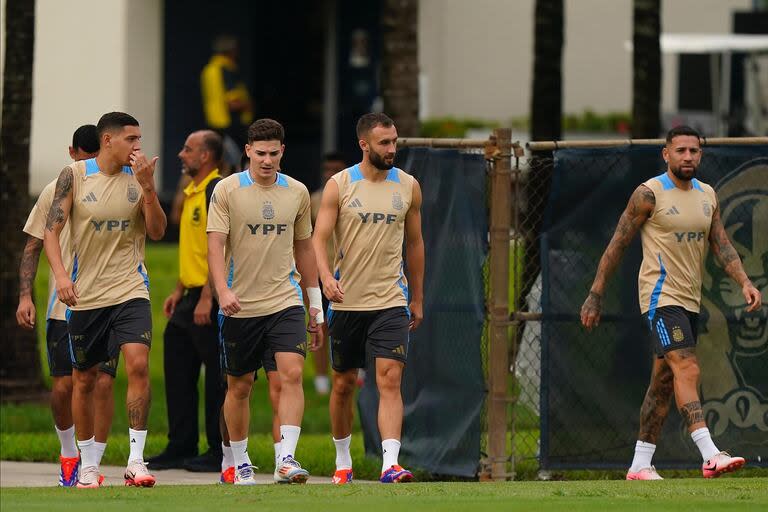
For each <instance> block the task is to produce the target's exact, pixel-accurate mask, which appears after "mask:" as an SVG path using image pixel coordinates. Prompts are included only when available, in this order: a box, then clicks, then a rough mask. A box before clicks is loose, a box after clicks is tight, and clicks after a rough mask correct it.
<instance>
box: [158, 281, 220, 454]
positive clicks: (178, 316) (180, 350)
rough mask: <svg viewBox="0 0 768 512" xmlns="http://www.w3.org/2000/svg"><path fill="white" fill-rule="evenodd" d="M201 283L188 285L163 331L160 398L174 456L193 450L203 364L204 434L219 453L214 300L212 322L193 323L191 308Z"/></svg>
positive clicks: (169, 451) (217, 333)
mask: <svg viewBox="0 0 768 512" xmlns="http://www.w3.org/2000/svg"><path fill="white" fill-rule="evenodd" d="M201 290H202V289H201V288H190V289H187V290H186V292H185V294H184V297H183V298H182V299H181V301H179V303H178V304H177V305H176V309H175V310H174V312H173V315H172V316H171V319H170V320H169V321H168V325H167V326H166V328H165V334H164V336H163V338H164V340H165V351H164V354H163V366H164V369H165V399H166V403H167V405H168V447H167V449H166V451H167V452H168V453H170V454H174V455H179V456H190V457H192V456H195V455H197V445H198V439H199V436H200V431H199V429H198V421H197V417H198V402H199V396H198V395H199V393H198V391H197V381H198V380H199V378H200V367H201V365H205V434H206V437H207V439H208V447H209V448H210V449H211V450H212V451H214V452H221V433H220V432H219V414H220V411H221V406H222V404H223V403H224V387H223V385H222V380H221V364H220V361H219V328H218V319H217V314H218V310H219V306H218V304H216V301H215V300H214V303H213V307H212V309H211V324H210V325H205V326H199V325H195V324H194V321H193V320H194V311H195V306H197V301H198V300H199V299H200V293H201Z"/></svg>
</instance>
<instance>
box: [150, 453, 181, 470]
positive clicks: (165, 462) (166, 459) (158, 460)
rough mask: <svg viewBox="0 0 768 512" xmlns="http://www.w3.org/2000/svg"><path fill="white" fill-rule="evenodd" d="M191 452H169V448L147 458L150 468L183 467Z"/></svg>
mask: <svg viewBox="0 0 768 512" xmlns="http://www.w3.org/2000/svg"><path fill="white" fill-rule="evenodd" d="M189 457H190V454H178V453H169V452H168V451H167V450H166V451H164V452H162V453H160V454H158V455H155V456H154V457H150V458H148V459H147V460H146V462H147V466H148V467H149V468H150V470H154V469H183V468H184V461H185V460H186V459H188V458H189Z"/></svg>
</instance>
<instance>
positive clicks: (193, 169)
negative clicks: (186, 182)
mask: <svg viewBox="0 0 768 512" xmlns="http://www.w3.org/2000/svg"><path fill="white" fill-rule="evenodd" d="M184 169H185V170H186V174H187V176H189V177H190V178H194V177H195V176H197V173H199V172H200V169H199V168H197V167H190V166H186V167H184Z"/></svg>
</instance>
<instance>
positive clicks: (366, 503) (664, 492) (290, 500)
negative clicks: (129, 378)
mask: <svg viewBox="0 0 768 512" xmlns="http://www.w3.org/2000/svg"><path fill="white" fill-rule="evenodd" d="M0 508H2V510H4V511H5V510H21V509H23V510H51V509H55V510H83V509H86V510H110V511H112V510H127V511H131V512H135V511H137V510H163V511H165V512H173V511H176V510H179V511H181V510H184V511H187V510H225V509H226V510H259V511H260V512H266V511H272V510H274V511H285V510H301V511H302V512H311V511H315V510H318V511H320V510H323V511H325V510H334V509H335V510H365V511H366V512H374V511H379V510H382V511H392V510H419V511H430V510H440V511H444V510H447V511H454V510H455V511H459V510H472V511H473V512H481V511H486V510H487V511H494V512H497V511H499V510H504V511H510V510H537V511H561V510H568V512H578V511H585V512H594V511H596V510H599V511H604V510H607V511H614V510H615V511H628V510H638V511H640V510H642V511H643V512H651V511H656V510H658V511H669V510H675V511H684V510H690V511H696V512H701V511H710V510H711V511H717V512H722V511H726V510H766V509H767V508H768V479H764V478H763V479H757V478H753V479H739V480H734V479H720V480H712V481H707V480H703V479H696V480H693V479H691V480H666V481H664V482H623V481H597V482H595V481H589V482H505V483H484V484H479V483H455V482H454V483H421V484H418V483H416V484H408V485H394V486H385V485H379V484H371V485H368V484H357V485H355V484H353V485H349V486H344V487H335V486H330V485H305V486H278V485H260V486H256V487H250V488H235V487H233V486H226V487H225V486H217V485H209V486H184V487H181V486H179V487H172V486H166V487H163V486H159V487H157V488H154V489H135V488H125V487H105V488H102V489H99V490H95V491H91V490H87V491H78V490H74V489H58V488H43V489H35V490H34V492H31V489H3V492H2V493H1V494H0Z"/></svg>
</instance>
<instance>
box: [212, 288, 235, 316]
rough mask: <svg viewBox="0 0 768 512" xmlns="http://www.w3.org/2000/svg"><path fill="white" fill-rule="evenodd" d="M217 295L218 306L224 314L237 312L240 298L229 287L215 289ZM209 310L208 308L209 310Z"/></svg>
mask: <svg viewBox="0 0 768 512" xmlns="http://www.w3.org/2000/svg"><path fill="white" fill-rule="evenodd" d="M217 295H218V296H219V307H220V308H221V311H222V312H223V313H224V315H226V316H232V315H234V314H236V313H238V312H239V311H240V310H241V309H242V308H241V307H240V299H238V298H237V295H235V292H233V291H232V290H230V289H229V288H224V289H223V290H217ZM209 312H210V310H209Z"/></svg>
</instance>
